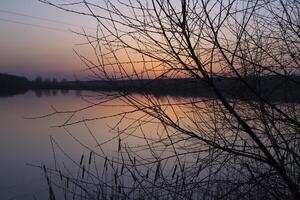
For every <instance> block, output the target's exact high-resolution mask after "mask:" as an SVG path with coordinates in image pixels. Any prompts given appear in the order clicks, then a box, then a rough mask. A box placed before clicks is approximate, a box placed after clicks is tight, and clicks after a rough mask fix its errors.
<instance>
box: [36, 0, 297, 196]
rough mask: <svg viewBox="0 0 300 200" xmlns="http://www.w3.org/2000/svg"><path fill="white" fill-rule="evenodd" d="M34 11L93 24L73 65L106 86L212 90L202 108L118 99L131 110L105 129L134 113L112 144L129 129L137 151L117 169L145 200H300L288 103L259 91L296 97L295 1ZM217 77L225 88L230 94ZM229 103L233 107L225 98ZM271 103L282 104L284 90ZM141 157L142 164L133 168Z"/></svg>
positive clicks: (141, 3) (156, 2) (292, 107)
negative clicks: (87, 50)
mask: <svg viewBox="0 0 300 200" xmlns="http://www.w3.org/2000/svg"><path fill="white" fill-rule="evenodd" d="M42 2H44V3H47V4H50V5H52V6H55V7H57V8H60V9H62V10H65V11H68V12H73V13H77V14H80V15H85V16H89V17H91V18H93V19H94V20H96V21H97V22H98V27H97V32H96V34H95V35H90V34H87V33H86V32H85V31H83V33H78V34H79V35H82V36H84V37H85V38H86V39H87V42H88V45H90V46H91V47H92V50H93V52H94V56H95V57H94V58H87V57H85V56H83V55H80V56H79V57H80V58H81V60H82V61H83V62H84V63H85V64H86V66H87V68H88V69H89V70H90V71H91V72H92V73H93V74H94V75H96V76H97V77H99V78H105V79H106V80H110V81H112V82H111V84H114V82H113V80H116V79H126V80H130V79H140V80H142V79H143V78H145V77H147V78H153V79H159V78H160V77H166V76H167V77H169V78H173V77H178V76H180V77H189V78H193V79H197V80H199V83H197V84H205V85H207V86H208V87H209V88H210V89H211V91H212V92H213V94H214V96H215V98H214V99H185V100H182V101H180V102H177V103H176V102H174V101H173V100H172V99H170V98H169V99H167V100H166V103H162V102H161V101H160V100H159V99H157V98H154V97H153V96H151V95H149V94H145V95H144V97H143V98H140V97H137V96H135V95H131V94H127V93H126V92H120V94H119V96H120V98H121V99H122V101H124V102H126V103H128V105H130V106H132V108H133V109H134V111H131V112H130V113H126V112H125V113H121V114H120V116H121V120H120V121H119V122H118V123H117V125H120V124H122V122H124V120H125V119H126V118H129V119H131V118H130V116H131V115H130V114H131V113H133V112H139V113H140V112H141V113H144V115H139V117H138V118H135V120H134V121H133V122H132V123H131V124H130V125H128V126H126V128H124V129H122V130H118V134H119V135H121V136H123V135H124V137H125V136H126V135H127V134H128V135H130V133H131V132H130V131H131V130H132V129H136V127H139V130H140V131H141V134H142V136H141V137H143V138H145V139H146V141H147V145H145V146H138V147H135V148H132V149H130V148H129V147H127V146H125V147H124V146H123V148H125V150H124V151H125V152H124V154H126V153H127V154H126V155H127V156H128V157H127V158H128V159H127V161H126V162H125V161H124V160H123V162H124V163H125V164H126V168H127V170H128V173H129V175H130V174H131V175H132V177H133V180H134V181H135V183H136V187H137V188H138V189H140V190H142V191H143V192H144V193H145V195H149V196H150V197H152V198H155V197H157V196H155V195H153V196H151V194H149V193H151V191H148V190H147V189H148V188H149V185H150V186H151V188H152V189H153V188H155V189H157V188H159V189H160V190H161V191H165V192H166V193H168V195H169V197H170V198H172V197H174V196H176V195H178V193H180V194H181V195H182V198H186V199H189V198H192V197H193V192H196V193H197V192H198V193H201V194H203V196H202V197H203V198H208V197H209V198H211V199H216V198H229V199H231V198H236V199H240V198H242V197H245V198H248V199H252V198H258V199H260V198H274V199H300V192H299V191H300V188H299V184H300V178H299V174H300V148H299V144H300V140H299V139H300V137H299V127H300V123H299V114H300V113H299V104H298V103H280V102H274V101H272V100H271V98H269V97H270V95H272V94H271V93H272V92H276V90H277V88H276V87H275V88H273V87H271V88H270V87H269V86H270V85H269V86H268V84H266V81H265V80H267V79H266V77H271V76H277V77H280V78H281V84H293V87H294V88H298V89H300V88H299V82H298V81H297V80H295V79H293V76H291V75H297V74H299V69H300V68H299V67H300V57H299V52H300V51H299V50H300V38H299V36H300V34H299V30H300V25H299V12H300V10H299V8H300V3H299V1H296V0H287V1H282V0H272V1H267V0H255V1H237V0H232V1H223V0H216V1H209V0H190V1H188V0H180V1H179V0H177V1H176V0H175V1H167V0H152V1H145V0H124V1H122V0H121V1H110V0H106V1H103V2H98V3H95V2H92V1H87V0H83V1H76V2H75V1H74V2H70V3H66V4H63V5H61V4H58V3H57V2H56V1H54V0H53V1H50V0H42ZM82 7H84V8H85V9H86V11H84V10H83V9H82ZM218 77H222V78H224V77H225V78H228V80H230V81H229V82H230V84H229V86H230V88H228V87H226V86H224V85H223V84H224V83H223V82H222V81H218V80H221V79H218ZM271 85H272V84H271ZM178 87H180V85H178ZM196 92H198V91H197V90H195V93H196ZM233 93H240V94H241V96H244V97H245V98H243V99H244V100H243V101H241V100H239V99H235V98H231V96H232V94H233ZM279 94H280V95H281V96H283V97H284V98H285V99H289V98H290V96H289V91H286V90H285V91H283V92H279ZM249 96H251V99H250V98H248V97H249ZM253 99H255V100H253ZM74 112H75V111H74ZM141 116H142V117H141ZM96 119H98V118H95V120H96ZM83 121H84V120H83ZM79 122H82V121H79ZM124 123H125V122H124ZM149 123H153V124H158V125H157V126H158V127H159V128H157V137H156V138H153V137H152V135H150V134H149V133H144V132H143V126H146V125H147V124H149ZM71 124H72V123H68V122H67V123H65V124H64V126H68V125H71ZM146 149H148V151H149V152H150V154H151V155H153V157H152V159H150V158H141V157H140V159H139V160H136V159H138V158H139V157H138V152H139V151H142V150H146ZM134 155H136V156H134ZM187 160H188V161H187ZM167 161H169V162H173V163H175V165H174V167H173V168H172V170H171V171H173V173H169V172H170V171H167V172H164V171H163V169H164V167H163V166H165V165H164V164H166V162H167ZM112 163H113V162H112ZM153 163H155V165H154V164H153ZM112 165H113V164H112ZM136 165H138V166H144V167H145V168H146V169H148V172H149V171H150V174H153V173H154V176H153V178H152V179H151V180H149V177H148V176H147V175H145V174H144V173H143V172H141V171H140V170H139V168H138V167H136ZM155 166H156V167H155ZM155 169H156V170H155ZM153 171H154V172H153ZM115 173H117V174H118V173H119V171H118V170H115ZM167 174H169V176H168V175H167ZM199 174H200V175H199ZM176 177H177V178H176ZM178 179H179V180H178ZM86 193H89V192H88V191H87V192H86ZM263 194H265V195H263ZM172 195H173V196H172ZM149 196H148V197H149Z"/></svg>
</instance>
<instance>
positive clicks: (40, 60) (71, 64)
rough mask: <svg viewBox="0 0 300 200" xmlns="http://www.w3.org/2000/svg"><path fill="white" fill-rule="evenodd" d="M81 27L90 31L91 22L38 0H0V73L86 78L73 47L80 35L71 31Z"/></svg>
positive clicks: (81, 39) (77, 47) (81, 40)
mask: <svg viewBox="0 0 300 200" xmlns="http://www.w3.org/2000/svg"><path fill="white" fill-rule="evenodd" d="M81 27H84V28H86V30H87V31H91V32H93V31H94V30H93V27H95V25H94V24H93V21H92V20H90V19H87V18H84V17H82V16H77V15H74V14H71V13H66V12H63V11H60V10H58V9H56V8H53V7H51V6H49V5H45V4H43V3H40V2H38V0H2V1H0V46H1V48H0V73H11V74H16V75H23V76H26V77H28V78H29V79H33V78H35V77H37V76H42V77H44V78H53V77H56V78H58V79H61V78H68V79H73V78H74V76H77V77H80V78H81V77H82V78H85V77H87V74H85V73H83V72H80V71H81V70H82V69H83V68H84V66H83V64H82V63H81V62H80V60H79V59H78V57H76V55H75V53H74V52H73V48H74V49H77V50H83V51H87V50H86V49H80V48H82V47H80V46H78V45H76V44H79V43H81V42H83V38H81V37H79V36H77V35H75V34H74V33H71V32H70V30H75V31H80V30H81Z"/></svg>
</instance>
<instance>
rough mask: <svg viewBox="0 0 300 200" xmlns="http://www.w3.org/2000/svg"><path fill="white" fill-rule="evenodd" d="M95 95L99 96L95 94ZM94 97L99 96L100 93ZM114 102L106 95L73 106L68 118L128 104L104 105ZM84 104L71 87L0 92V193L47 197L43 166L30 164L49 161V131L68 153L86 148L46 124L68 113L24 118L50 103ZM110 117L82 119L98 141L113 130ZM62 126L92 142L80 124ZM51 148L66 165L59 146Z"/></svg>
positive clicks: (60, 120) (107, 111) (60, 106)
mask: <svg viewBox="0 0 300 200" xmlns="http://www.w3.org/2000/svg"><path fill="white" fill-rule="evenodd" d="M94 95H95V94H94ZM104 96H105V95H104ZM97 97H98V98H99V96H98V95H97ZM100 98H103V96H102V97H100ZM105 98H106V97H105ZM98 100H99V99H98ZM120 103H121V102H117V101H108V103H106V104H105V105H106V106H104V107H92V108H90V109H87V110H85V111H82V112H78V113H76V115H75V116H74V118H73V120H72V122H76V121H77V120H82V119H83V118H93V117H101V116H104V115H106V116H107V115H113V114H115V113H118V112H122V111H125V110H127V109H129V108H128V107H126V106H115V107H112V106H110V105H117V104H118V105H119V104H120ZM89 105H90V103H87V102H85V101H84V100H83V99H82V98H81V97H80V96H78V94H76V93H75V92H69V93H67V94H60V93H58V94H56V95H53V94H52V95H50V94H49V95H43V96H40V95H36V94H35V93H33V92H28V93H26V94H23V95H16V96H12V97H7V98H0V130H1V132H0V133H1V136H0V137H1V140H0V159H1V165H0V177H1V180H0V196H1V199H34V198H36V199H47V198H49V197H48V195H47V194H48V190H47V187H46V186H47V184H46V179H45V177H44V173H43V171H42V170H40V169H38V168H35V167H32V166H31V165H32V164H33V165H39V166H42V165H46V166H49V167H54V164H55V163H54V161H53V152H52V148H51V142H50V137H52V138H53V139H54V140H55V141H57V143H58V144H59V145H61V147H63V149H64V150H65V151H66V152H67V153H68V154H69V155H70V156H72V157H74V158H78V159H80V156H81V155H82V153H86V154H88V152H87V150H86V149H84V148H83V147H82V146H81V145H79V144H78V142H76V141H75V140H74V139H73V138H72V137H71V136H70V135H68V134H67V132H66V130H64V129H63V128H57V127H52V126H56V125H60V124H61V123H63V122H65V120H66V119H68V117H69V116H70V115H69V114H61V115H54V116H49V117H46V118H38V119H26V118H28V117H37V116H41V115H45V114H49V113H52V112H53V109H52V108H51V106H55V108H56V109H58V110H76V109H79V108H82V107H84V106H89ZM114 120H116V119H103V120H97V121H94V122H88V126H89V127H90V129H91V130H92V131H93V133H94V134H95V136H96V137H97V138H98V139H99V141H105V140H108V139H110V138H112V137H114V136H115V133H113V132H112V131H110V128H109V125H112V124H113V123H115V122H114ZM67 130H68V131H70V132H71V133H72V134H73V136H75V137H76V138H78V139H79V140H80V141H81V142H82V143H83V144H86V145H87V146H89V147H91V148H96V145H97V144H96V143H95V141H94V140H93V139H92V137H91V136H90V135H89V133H88V131H87V129H86V127H85V125H84V124H82V123H81V124H75V125H72V126H70V127H67ZM104 148H106V147H104ZM116 148H117V147H116V145H112V144H111V143H110V144H109V145H107V150H108V152H109V151H110V152H113V151H115V150H116ZM56 154H57V155H56V159H57V160H63V161H64V163H66V165H68V166H70V165H71V164H70V161H68V160H67V159H65V158H64V156H63V154H62V153H61V152H56ZM71 168H72V167H71Z"/></svg>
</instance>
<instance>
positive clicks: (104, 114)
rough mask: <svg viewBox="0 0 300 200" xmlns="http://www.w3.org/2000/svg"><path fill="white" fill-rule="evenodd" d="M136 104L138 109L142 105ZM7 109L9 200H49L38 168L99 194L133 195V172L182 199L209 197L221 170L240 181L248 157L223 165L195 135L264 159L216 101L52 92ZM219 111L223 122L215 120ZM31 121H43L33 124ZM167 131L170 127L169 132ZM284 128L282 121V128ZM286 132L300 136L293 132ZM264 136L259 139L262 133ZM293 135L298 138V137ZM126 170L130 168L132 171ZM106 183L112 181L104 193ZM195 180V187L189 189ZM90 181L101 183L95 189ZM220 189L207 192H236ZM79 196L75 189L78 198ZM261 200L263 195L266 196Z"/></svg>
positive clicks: (1, 118) (2, 170) (247, 110)
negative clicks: (121, 191)
mask: <svg viewBox="0 0 300 200" xmlns="http://www.w3.org/2000/svg"><path fill="white" fill-rule="evenodd" d="M136 100H137V101H136ZM126 101H131V104H132V105H133V106H128V105H127V104H126ZM99 102H101V103H100V104H99ZM135 103H136V104H137V106H134V104H135ZM231 103H232V104H235V106H236V109H237V110H238V111H239V112H240V115H241V116H242V117H243V118H244V119H249V122H250V121H251V123H249V124H250V126H252V127H253V128H258V127H259V126H260V125H262V123H261V122H260V121H259V118H257V117H253V116H255V115H256V114H257V113H255V111H253V110H252V109H253V108H255V106H257V104H256V103H255V102H252V101H249V102H248V104H247V103H245V102H242V101H238V100H237V101H235V102H231ZM157 105H159V107H158V106H157ZM278 106H280V105H278ZM141 108H143V109H144V110H143V111H144V113H143V112H141V110H140V109H141ZM281 108H282V110H284V109H291V110H297V108H298V107H297V104H295V105H293V104H286V106H285V105H284V104H281ZM0 110H1V113H0V129H1V136H0V137H1V140H0V146H1V152H0V158H1V161H2V165H1V167H0V177H3V178H2V179H1V181H0V194H1V196H3V197H4V198H5V199H9V198H16V199H32V198H33V197H35V198H37V199H46V198H49V196H48V190H47V183H46V178H45V177H44V175H45V174H44V172H43V170H40V169H37V168H34V167H32V165H38V166H43V165H45V166H47V168H48V170H50V169H53V170H54V172H56V173H58V174H57V176H52V175H49V174H48V173H47V175H48V176H50V177H48V178H50V179H51V180H53V181H54V182H56V183H58V185H59V186H61V187H62V188H65V189H66V187H67V186H66V185H69V184H71V183H69V182H70V180H76V181H78V182H77V184H82V185H83V186H84V187H91V188H92V189H95V191H97V190H99V188H97V187H100V189H101V187H102V186H105V185H106V184H110V185H113V186H117V185H118V184H119V185H120V184H126V185H125V186H126V187H127V189H130V188H128V186H132V187H133V188H134V187H138V186H139V185H138V184H136V182H137V181H136V180H135V179H136V176H135V175H134V174H133V173H132V172H133V171H135V173H139V174H138V176H139V177H140V178H142V180H143V184H145V185H144V186H146V187H147V186H149V184H150V185H151V184H152V183H153V182H156V181H157V182H156V184H157V185H160V184H161V185H164V184H166V185H165V186H164V187H166V188H167V189H170V190H175V191H173V194H175V193H176V192H178V191H177V189H180V194H183V193H185V194H184V195H187V196H185V197H186V198H187V197H189V195H194V194H193V190H196V192H198V193H200V196H201V195H207V194H205V193H203V192H201V191H202V189H203V188H202V185H201V184H202V183H203V182H199V183H198V182H197V181H198V180H201V179H202V178H203V180H205V178H207V177H210V175H212V177H213V174H214V171H216V174H218V178H221V179H223V180H225V181H226V180H228V178H232V174H234V173H241V171H238V170H239V168H238V167H237V171H234V170H235V169H234V168H232V167H233V166H238V165H239V164H240V166H242V167H243V166H244V163H245V162H246V163H247V162H248V160H247V159H244V158H243V157H241V159H240V160H238V161H239V162H240V163H237V162H238V161H237V159H236V158H233V159H229V160H227V161H226V163H222V162H223V156H224V155H225V156H224V159H227V158H225V157H226V154H224V153H223V152H222V151H220V152H218V150H211V149H210V147H208V146H207V145H205V143H203V142H202V141H201V140H198V139H196V140H195V139H194V138H195V137H193V136H190V135H189V132H190V133H196V134H198V136H200V137H201V138H207V139H209V140H210V141H217V140H219V141H218V142H220V143H221V144H222V143H225V144H232V143H231V141H232V140H233V141H234V144H235V145H236V147H237V148H238V149H241V148H242V149H243V152H251V151H252V153H253V152H254V153H256V152H258V155H260V152H259V150H256V149H255V148H256V147H255V144H253V143H252V142H253V141H251V140H248V139H249V138H248V137H247V135H246V134H245V133H244V132H243V130H242V129H239V128H237V129H235V128H236V127H238V126H237V123H236V121H235V120H234V119H230V121H226V120H228V115H227V113H225V112H224V110H223V109H222V107H221V105H220V103H219V101H217V100H213V99H204V98H173V97H172V98H171V97H167V96H165V97H163V98H161V97H160V98H154V97H153V96H151V95H144V96H142V95H133V96H129V97H127V99H124V98H115V95H112V93H92V92H89V93H82V94H81V93H78V92H74V91H70V92H66V91H51V90H47V91H30V92H28V93H26V94H23V95H17V96H13V97H10V98H0ZM160 112H163V113H166V114H167V116H166V117H165V118H164V119H163V121H164V123H165V124H162V123H161V121H159V118H156V117H155V115H156V114H157V113H160ZM216 112H219V115H215V113H216ZM287 112H288V111H287ZM145 113H147V114H145ZM220 113H221V115H220ZM258 114H260V113H258ZM151 115H152V116H151ZM161 116H163V115H161ZM31 117H35V119H28V118H31ZM224 122H225V123H224ZM172 123H174V124H176V125H177V124H179V123H180V126H181V127H182V128H184V129H185V130H187V131H188V133H187V134H182V132H180V131H178V130H175V131H174V129H172ZM166 124H168V127H167V126H164V125H166ZM62 125H63V127H62ZM264 125H265V124H264ZM284 125H285V124H284V122H282V124H281V126H284ZM232 127H234V129H232ZM284 130H285V132H288V131H291V133H294V132H293V131H294V130H293V129H290V130H289V129H288V128H284ZM256 131H257V132H258V133H259V129H257V130H256ZM262 131H264V130H262ZM178 133H179V134H178ZM180 133H181V134H180ZM290 135H291V136H292V137H293V134H290ZM145 138H147V140H145ZM156 141H160V142H156ZM266 142H268V141H267V140H266ZM295 142H296V140H295ZM203 144H204V145H203ZM130 147H131V148H130ZM173 148H174V149H173ZM175 149H176V150H175ZM95 157H97V160H96V159H95ZM214 159H216V160H217V161H222V162H220V163H221V164H220V165H222V170H220V169H218V167H219V164H216V165H210V164H209V163H210V162H209V160H214ZM219 159H220V160H219ZM157 161H159V162H157ZM212 162H213V161H212ZM212 162H211V163H212ZM124 163H127V165H126V166H125V169H124V166H123V165H124ZM247 164H252V163H247ZM92 165H93V166H92ZM254 165H255V163H254ZM108 166H109V167H108ZM257 166H258V167H259V168H258V171H259V170H263V168H264V165H261V163H259V165H257ZM257 166H253V167H254V168H253V169H256V168H255V167H257ZM292 167H293V166H292ZM176 170H177V171H176ZM208 170H209V172H208ZM242 172H243V173H244V171H243V170H242ZM84 173H90V174H88V175H85V174H84ZM74 175H75V177H74ZM229 175H230V176H229ZM69 177H72V179H71V178H69ZM214 178H215V177H214ZM59 179H60V180H59ZM209 179H210V178H209ZM237 179H240V180H239V181H244V176H241V177H234V178H233V181H236V180H237ZM100 180H101V181H104V182H102V183H101V184H102V185H101V184H100V186H98V185H97V184H98V183H100V182H101V181H100ZM150 180H151V181H152V182H151V181H150ZM187 180H189V183H192V184H186V183H187V182H186V181H187ZM276 180H278V179H276ZM85 181H86V182H93V183H97V184H92V185H89V186H87V185H85ZM147 181H149V182H147ZM215 183H216V185H214V186H212V184H211V185H204V186H203V187H206V186H207V187H208V188H206V190H205V188H204V189H203V191H206V192H207V191H211V189H212V188H213V189H216V188H217V187H219V186H221V187H223V186H228V188H225V189H224V188H223V190H222V191H223V192H224V191H226V190H227V189H232V188H230V187H235V185H234V184H233V185H230V184H227V183H228V182H225V184H223V185H221V184H222V183H220V185H218V182H215ZM277 183H278V182H276V184H277ZM147 184H148V185H147ZM74 185H75V184H74ZM177 187H178V188H177ZM245 187H247V186H245ZM102 189H103V188H102ZM156 189H157V188H156ZM159 189H160V188H158V190H155V191H159ZM246 189H248V188H246ZM75 190H76V189H74V187H73V189H71V193H72V191H75ZM283 190H284V189H283ZM91 191H92V192H93V191H94V190H91ZM166 191H168V190H166ZM190 191H192V192H191V193H190ZM217 191H221V190H219V189H218V190H217ZM245 191H246V190H245ZM257 191H260V188H258V190H257ZM77 192H78V191H77ZM174 192H175V193H174ZM211 192H212V193H214V191H211ZM242 192H243V190H242ZM259 194H262V195H263V193H262V192H260V193H259ZM131 195H134V194H131ZM198 197H199V196H196V199H197V198H198Z"/></svg>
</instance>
